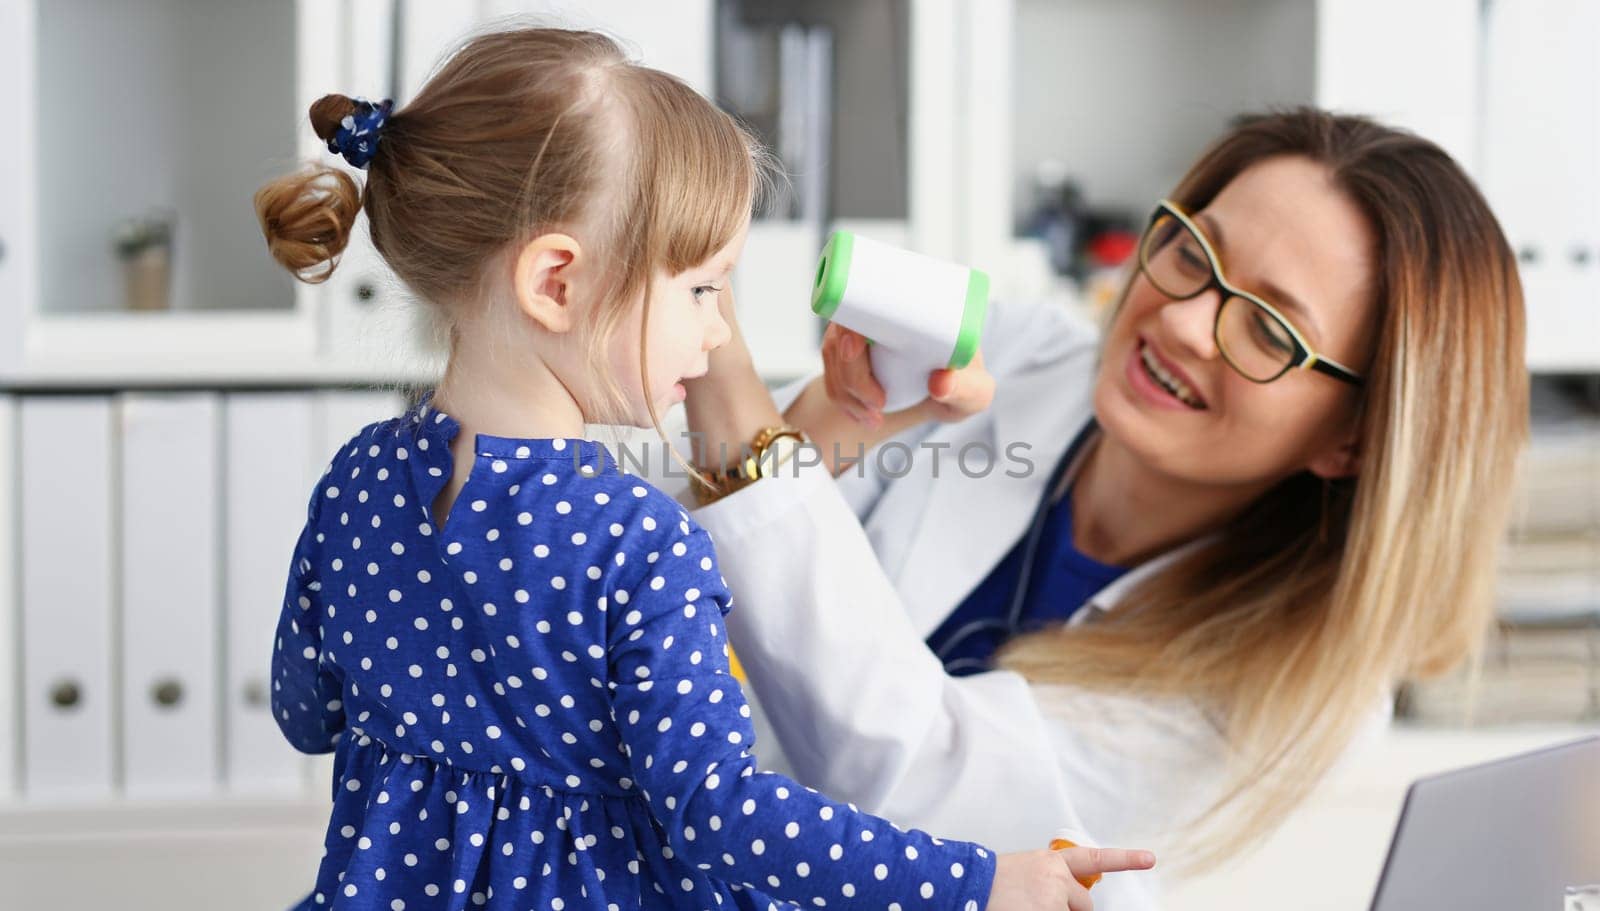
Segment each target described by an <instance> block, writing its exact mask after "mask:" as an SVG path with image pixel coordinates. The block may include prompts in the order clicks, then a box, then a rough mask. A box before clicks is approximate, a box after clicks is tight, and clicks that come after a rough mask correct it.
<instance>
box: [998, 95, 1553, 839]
mask: <svg viewBox="0 0 1600 911" xmlns="http://www.w3.org/2000/svg"><path fill="white" fill-rule="evenodd" d="M1279 156H1300V157H1304V158H1309V159H1311V160H1312V161H1314V162H1317V163H1319V164H1321V165H1323V166H1324V167H1325V168H1327V170H1328V172H1329V174H1330V175H1331V177H1332V179H1333V181H1334V184H1335V185H1336V186H1338V187H1339V188H1340V189H1341V190H1342V191H1343V192H1344V193H1345V194H1347V196H1348V197H1349V198H1350V199H1351V200H1352V201H1354V202H1355V203H1356V205H1357V206H1359V207H1360V209H1361V211H1362V212H1363V214H1364V215H1365V216H1366V219H1367V221H1368V224H1369V225H1370V227H1371V230H1372V234H1373V238H1374V241H1375V244H1376V249H1375V250H1374V251H1373V253H1374V257H1373V261H1374V262H1375V263H1377V275H1376V276H1375V286H1376V287H1375V292H1374V293H1375V295H1376V298H1375V299H1376V301H1377V304H1378V307H1377V311H1376V312H1377V323H1376V325H1375V326H1374V327H1373V332H1374V335H1375V338H1376V345H1375V348H1374V351H1375V356H1374V358H1373V362H1372V366H1371V369H1370V370H1369V371H1368V372H1367V374H1366V384H1365V386H1364V388H1363V390H1362V396H1363V402H1362V408H1361V412H1360V417H1359V419H1358V420H1359V421H1360V431H1361V440H1362V444H1361V467H1360V474H1359V476H1357V477H1355V478H1353V479H1348V480H1341V481H1332V482H1327V483H1324V482H1323V481H1321V480H1320V479H1318V478H1316V477H1313V476H1312V475H1311V474H1309V473H1301V474H1299V475H1297V476H1295V477H1292V478H1290V479H1288V480H1286V481H1284V482H1283V483H1282V484H1281V485H1279V486H1278V487H1277V488H1276V489H1274V490H1273V491H1271V492H1270V493H1268V494H1266V495H1265V496H1263V497H1262V498H1261V499H1260V500H1259V501H1258V502H1257V503H1255V504H1254V505H1253V506H1252V507H1251V508H1250V509H1249V510H1248V511H1246V512H1245V513H1244V514H1243V515H1241V516H1239V517H1238V518H1237V519H1236V520H1235V521H1233V522H1232V523H1231V524H1230V525H1229V526H1228V527H1227V528H1225V529H1224V530H1223V531H1222V533H1221V534H1219V535H1217V536H1215V538H1214V539H1212V540H1210V541H1208V542H1207V543H1205V544H1203V545H1200V546H1199V547H1198V549H1196V550H1195V551H1194V552H1192V553H1190V554H1188V555H1187V556H1186V557H1184V558H1183V559H1181V560H1179V561H1178V562H1176V563H1175V564H1173V565H1172V566H1171V567H1169V568H1167V569H1165V570H1164V571H1162V572H1160V573H1158V574H1156V575H1155V576H1153V577H1152V578H1150V579H1149V580H1148V581H1146V582H1144V583H1143V584H1141V585H1139V586H1136V587H1135V589H1134V590H1132V591H1131V592H1130V594H1129V596H1128V598H1127V600H1126V601H1125V602H1123V604H1122V605H1121V606H1119V608H1118V609H1117V610H1116V611H1114V612H1112V613H1111V614H1110V615H1108V617H1107V618H1106V619H1105V621H1104V622H1102V623H1097V624H1089V625H1085V626H1080V627H1076V628H1073V629H1070V630H1069V629H1064V628H1062V629H1054V630H1049V631H1043V632H1039V633H1035V634H1032V635H1029V636H1026V637H1023V638H1020V639H1018V640H1017V641H1016V642H1015V643H1014V644H1013V645H1012V646H1011V647H1010V648H1009V649H1007V651H1006V652H1005V654H1004V656H1003V659H1002V660H1003V662H1004V664H1005V665H1006V666H1008V667H1010V668H1012V669H1015V670H1017V671H1020V672H1021V673H1023V674H1024V675H1026V676H1027V677H1028V678H1029V679H1030V680H1034V681H1041V682H1064V683H1071V684H1074V685H1078V686H1085V687H1095V688H1104V689H1115V690H1128V689H1133V690H1136V691H1141V692H1145V693H1150V694H1156V695H1169V696H1179V697H1189V696H1193V697H1197V698H1198V699H1199V700H1200V702H1201V704H1202V705H1203V706H1204V707H1205V708H1206V709H1208V710H1209V711H1211V712H1214V713H1215V715H1216V717H1218V718H1219V719H1220V722H1221V725H1222V728H1223V731H1224V733H1225V735H1226V738H1227V741H1228V743H1229V745H1230V747H1231V749H1232V751H1233V753H1234V757H1233V758H1234V759H1235V760H1236V766H1235V769H1234V771H1235V773H1236V774H1235V775H1234V776H1233V777H1232V779H1231V781H1232V784H1231V786H1230V787H1229V788H1228V789H1227V791H1226V792H1225V794H1224V795H1223V797H1222V798H1221V799H1220V800H1218V801H1217V803H1216V804H1215V805H1214V806H1213V807H1212V808H1211V811H1210V812H1208V813H1207V814H1206V817H1205V819H1204V820H1202V821H1201V825H1200V826H1198V827H1197V828H1196V829H1195V830H1194V831H1195V832H1196V833H1197V834H1196V836H1195V837H1193V838H1192V839H1191V838H1187V837H1186V838H1183V839H1182V840H1183V841H1184V842H1185V843H1187V844H1188V845H1189V846H1190V847H1191V848H1193V849H1194V850H1193V851H1192V853H1191V860H1192V862H1193V863H1196V864H1200V863H1209V862H1212V861H1216V860H1220V859H1222V858H1223V856H1224V855H1226V854H1228V853H1229V852H1231V851H1233V850H1234V849H1237V848H1239V847H1242V846H1243V845H1244V844H1245V843H1247V842H1249V841H1252V840H1254V839H1255V838H1257V837H1259V836H1261V835H1264V834H1265V833H1266V832H1267V831H1269V830H1270V829H1271V828H1272V827H1273V826H1275V825H1276V824H1277V823H1278V822H1279V821H1281V820H1282V818H1283V817H1284V816H1285V815H1286V814H1287V813H1288V811H1289V810H1290V809H1292V808H1293V807H1294V806H1295V805H1296V804H1297V803H1298V802H1299V801H1300V800H1301V799H1302V798H1303V797H1304V796H1305V795H1306V793H1307V792H1308V791H1309V790H1310V789H1311V787H1312V786H1313V785H1314V784H1315V783H1316V782H1317V781H1318V780H1319V779H1320V778H1321V776H1322V775H1323V773H1324V772H1325V771H1326V770H1327V769H1328V768H1329V767H1330V766H1331V765H1332V764H1333V762H1334V760H1335V759H1336V758H1337V757H1338V756H1339V754H1340V753H1341V752H1342V750H1343V749H1344V748H1345V746H1346V745H1347V744H1348V743H1349V742H1350V740H1351V738H1352V737H1353V735H1354V734H1355V733H1356V732H1357V730H1358V728H1359V727H1360V725H1361V723H1362V721H1363V719H1365V718H1367V717H1369V715H1370V713H1371V711H1372V710H1373V709H1374V708H1375V707H1376V706H1378V705H1379V704H1380V702H1379V700H1381V699H1384V698H1386V697H1387V695H1388V689H1389V687H1390V686H1391V685H1392V684H1393V683H1395V682H1396V681H1397V680H1398V679H1400V678H1404V677H1407V676H1414V675H1431V674H1437V673H1441V672H1443V671H1444V670H1447V669H1448V668H1450V667H1451V666H1452V665H1453V664H1455V663H1456V662H1457V661H1459V660H1460V659H1461V658H1463V657H1464V656H1465V655H1467V654H1468V653H1469V652H1470V651H1471V650H1472V649H1474V648H1475V647H1476V646H1477V644H1478V641H1479V639H1480V636H1481V635H1482V633H1483V632H1484V631H1485V629H1486V628H1487V626H1488V623H1489V621H1490V617H1491V611H1492V603H1491V597H1492V592H1493V589H1492V583H1493V572H1494V566H1495V563H1496V557H1497V551H1498V547H1499V544H1500V541H1501V538H1502V534H1503V531H1504V528H1505V525H1506V521H1507V518H1508V513H1509V509H1510V496H1511V492H1512V484H1513V474H1514V471H1515V463H1516V460H1517V457H1518V454H1519V451H1520V449H1521V446H1522V444H1523V442H1524V440H1525V437H1526V435H1527V423H1528V375H1527V371H1526V369H1525V367H1524V364H1523V306H1522V290H1521V286H1520V284H1519V282H1518V278H1517V268H1516V261H1515V259H1514V258H1513V256H1512V253H1511V249H1510V247H1509V246H1508V244H1507V243H1506V239H1505V236H1504V235H1503V234H1502V233H1501V230H1500V226H1499V224H1498V223H1497V222H1496V221H1495V218H1494V215H1493V214H1492V213H1491V212H1490V211H1489V207H1488V205H1487V204H1486V203H1485V201H1484V199H1483V197H1482V195H1481V194H1480V193H1479V192H1478V190H1477V188H1476V187H1475V186H1474V185H1473V183H1472V181H1471V180H1470V179H1469V178H1468V177H1467V175H1466V174H1465V173H1464V172H1463V171H1462V170H1461V168H1460V167H1459V166H1458V165H1457V164H1456V163H1455V162H1454V161H1452V160H1451V159H1450V157H1449V156H1448V155H1446V154H1445V153H1444V152H1443V151H1441V150H1440V149H1439V148H1438V147H1437V146H1435V145H1434V144H1433V143H1431V142H1428V141H1427V140H1424V139H1421V138H1419V137H1417V136H1414V135H1412V134H1410V133H1406V132H1403V131H1400V130H1395V129H1391V128H1387V127H1384V126H1381V125H1379V124H1376V123H1374V122H1372V121H1371V120H1368V119H1365V118H1361V117H1353V116H1341V115H1335V114H1331V113H1328V112H1325V111H1319V110H1314V109H1305V108H1302V109H1297V110H1293V111H1288V112H1284V113H1276V114H1270V115H1261V116H1252V117H1248V118H1245V119H1243V120H1242V121H1240V122H1239V123H1238V124H1237V126H1236V127H1235V128H1234V129H1233V130H1232V131H1230V132H1229V133H1228V134H1227V135H1226V136H1224V137H1223V138H1222V139H1221V140H1220V141H1219V142H1218V143H1217V144H1216V145H1215V146H1213V147H1212V148H1211V149H1210V150H1209V151H1208V152H1207V153H1206V154H1205V155H1204V157H1202V158H1201V159H1200V161H1199V162H1198V163H1196V164H1195V166H1194V167H1193V168H1192V169H1191V170H1190V171H1189V173H1188V175H1187V176H1185V177H1184V179H1183V180H1182V182H1181V183H1180V184H1179V185H1178V187H1177V190H1176V191H1175V192H1174V194H1173V199H1174V200H1175V201H1177V202H1178V203H1180V204H1182V205H1183V206H1185V207H1186V208H1187V209H1188V211H1191V212H1193V211H1198V210H1200V209H1203V208H1205V207H1206V205H1207V204H1208V203H1210V202H1211V200H1212V199H1213V198H1214V197H1215V196H1216V195H1217V194H1218V193H1219V192H1220V191H1221V190H1222V188H1223V187H1225V186H1227V184H1228V183H1229V181H1231V180H1233V179H1234V178H1235V177H1236V176H1238V175H1239V174H1240V173H1241V172H1242V171H1244V170H1245V169H1246V168H1248V167H1250V166H1251V165H1253V164H1255V163H1257V162H1260V161H1262V160H1265V159H1268V158H1274V157H1279ZM1190 822H1194V821H1191V820H1173V823H1174V825H1175V826H1178V827H1180V828H1181V827H1183V826H1185V825H1186V824H1188V823H1190ZM1202 840H1203V841H1204V848H1203V849H1201V848H1200V844H1201V841H1202Z"/></svg>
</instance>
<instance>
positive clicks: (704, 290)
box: [693, 285, 722, 301]
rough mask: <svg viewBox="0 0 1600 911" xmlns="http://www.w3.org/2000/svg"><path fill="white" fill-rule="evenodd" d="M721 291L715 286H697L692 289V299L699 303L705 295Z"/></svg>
mask: <svg viewBox="0 0 1600 911" xmlns="http://www.w3.org/2000/svg"><path fill="white" fill-rule="evenodd" d="M721 290H722V289H721V288H718V287H717V286H716V285H697V286H695V289H694V292H693V293H694V299H695V300H696V301H699V300H700V299H701V298H702V297H704V296H705V295H707V294H716V293H717V292H719V291H721Z"/></svg>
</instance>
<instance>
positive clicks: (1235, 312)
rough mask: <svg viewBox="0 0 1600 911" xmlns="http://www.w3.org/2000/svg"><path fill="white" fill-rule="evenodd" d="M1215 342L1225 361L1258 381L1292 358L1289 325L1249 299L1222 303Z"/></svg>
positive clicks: (1277, 371) (1274, 374)
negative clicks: (1225, 358)
mask: <svg viewBox="0 0 1600 911" xmlns="http://www.w3.org/2000/svg"><path fill="white" fill-rule="evenodd" d="M1217 344H1218V345H1220V346H1221V347H1222V353H1223V355H1224V356H1225V357H1227V359H1228V363H1230V364H1232V365H1233V366H1234V368H1235V369H1237V370H1238V371H1239V372H1240V373H1242V374H1244V375H1245V376H1247V377H1249V378H1250V379H1252V380H1256V381H1258V382H1266V381H1267V380H1271V379H1274V378H1276V377H1277V376H1278V375H1279V374H1281V373H1283V371H1285V370H1287V369H1288V368H1289V364H1290V363H1291V362H1292V361H1293V360H1294V337H1293V336H1291V335H1290V334H1289V329H1288V327H1287V326H1285V325H1284V324H1283V323H1282V322H1280V321H1279V320H1278V318H1277V317H1275V316H1273V315H1272V314H1271V313H1269V312H1268V311H1266V310H1265V309H1263V308H1261V307H1259V306H1257V305H1256V303H1255V302H1254V301H1251V300H1249V299H1248V298H1243V297H1229V298H1228V299H1227V300H1225V301H1223V302H1222V312H1221V313H1219V314H1217Z"/></svg>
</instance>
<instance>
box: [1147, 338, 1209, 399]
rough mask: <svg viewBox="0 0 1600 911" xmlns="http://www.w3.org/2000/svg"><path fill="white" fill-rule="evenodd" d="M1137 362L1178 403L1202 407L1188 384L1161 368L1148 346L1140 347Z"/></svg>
mask: <svg viewBox="0 0 1600 911" xmlns="http://www.w3.org/2000/svg"><path fill="white" fill-rule="evenodd" d="M1139 360H1140V362H1142V363H1143V364H1144V368H1145V372H1147V373H1149V374H1150V376H1151V378H1153V379H1154V380H1155V381H1156V382H1157V383H1159V384H1161V386H1162V388H1164V389H1166V390H1167V391H1168V392H1170V393H1172V394H1173V396H1174V397H1175V398H1177V399H1178V400H1179V401H1181V402H1183V403H1184V404H1185V405H1188V406H1189V407H1191V408H1200V407H1202V406H1201V403H1200V397H1199V396H1198V395H1195V393H1194V390H1193V389H1190V388H1189V386H1188V384H1186V383H1184V382H1183V381H1182V380H1180V379H1178V378H1177V377H1175V376H1173V375H1172V374H1171V373H1169V372H1168V371H1167V369H1166V368H1165V367H1162V366H1161V362H1160V361H1158V360H1156V356H1155V353H1154V352H1152V351H1151V350H1150V347H1149V346H1148V345H1144V346H1141V348H1140V350H1139Z"/></svg>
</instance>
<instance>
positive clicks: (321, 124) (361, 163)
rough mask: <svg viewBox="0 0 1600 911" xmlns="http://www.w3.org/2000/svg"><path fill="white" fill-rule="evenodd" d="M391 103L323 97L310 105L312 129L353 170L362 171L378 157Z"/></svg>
mask: <svg viewBox="0 0 1600 911" xmlns="http://www.w3.org/2000/svg"><path fill="white" fill-rule="evenodd" d="M393 107H394V102H393V101H392V100H389V99H387V98H386V99H384V100H383V101H379V102H377V103H373V102H371V101H368V100H367V99H365V98H351V97H349V96H348V95H339V94H333V95H323V96H322V97H321V98H318V99H317V100H316V101H315V102H313V103H312V105H311V128H312V129H313V130H315V131H316V133H317V136H318V138H320V139H324V140H326V141H327V143H328V151H330V152H333V153H334V154H337V155H342V156H344V160H345V161H347V162H349V163H350V166H351V167H354V168H365V167H366V166H367V163H368V162H370V161H371V160H372V156H373V155H375V154H377V151H378V140H379V139H381V138H382V131H383V127H384V124H385V123H387V122H388V120H389V111H390V110H391V109H392V108H393Z"/></svg>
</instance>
